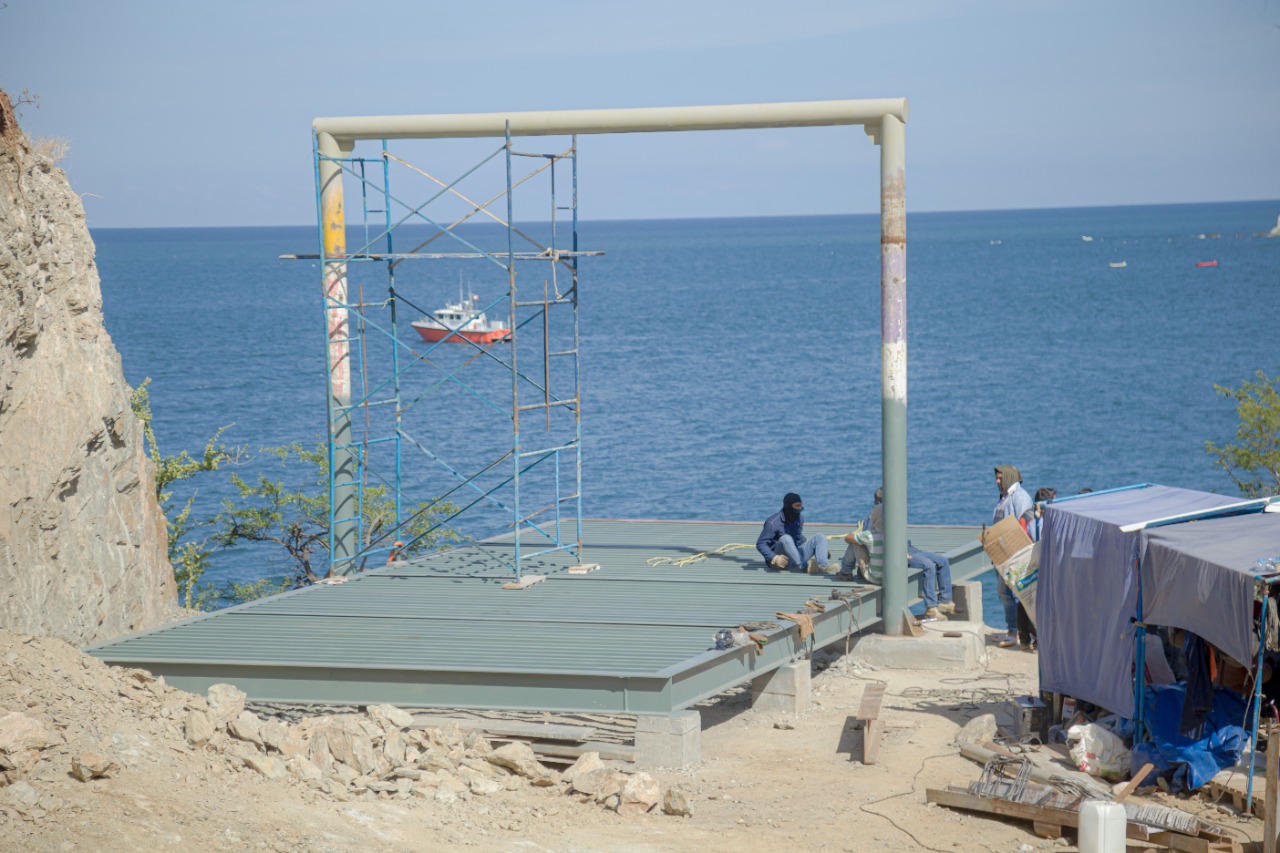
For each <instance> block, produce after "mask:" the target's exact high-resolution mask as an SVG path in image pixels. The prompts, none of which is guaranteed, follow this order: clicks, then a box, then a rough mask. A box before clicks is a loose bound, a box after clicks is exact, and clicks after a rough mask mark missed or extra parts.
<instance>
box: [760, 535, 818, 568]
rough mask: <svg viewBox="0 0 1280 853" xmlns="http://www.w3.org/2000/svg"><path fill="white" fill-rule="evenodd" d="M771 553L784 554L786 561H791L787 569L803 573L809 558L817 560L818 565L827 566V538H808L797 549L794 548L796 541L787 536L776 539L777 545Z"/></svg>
mask: <svg viewBox="0 0 1280 853" xmlns="http://www.w3.org/2000/svg"><path fill="white" fill-rule="evenodd" d="M773 553H774V554H775V555H776V554H780V553H781V554H786V555H787V559H788V560H790V561H791V566H790V567H789V568H792V569H796V570H797V571H801V572H803V571H804V567H805V564H807V563H808V562H809V558H810V557H817V558H818V565H821V566H825V565H826V564H827V537H826V536H810V537H809V538H808V539H805V540H804V544H803V545H801V546H800V547H799V548H797V547H796V540H794V539H792V538H791V537H790V536H788V535H787V534H785V533H784V534H782V535H781V536H779V537H778V544H777V545H775V546H773Z"/></svg>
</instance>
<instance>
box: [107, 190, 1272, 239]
mask: <svg viewBox="0 0 1280 853" xmlns="http://www.w3.org/2000/svg"><path fill="white" fill-rule="evenodd" d="M1266 202H1272V203H1275V204H1277V205H1280V198H1244V199H1228V200H1220V201H1171V202H1138V203H1134V204H1072V205H1061V206H1058V207H991V208H978V209H936V210H914V211H913V210H908V211H907V215H908V216H910V215H912V214H913V213H914V214H922V213H927V214H938V213H1037V212H1044V211H1052V210H1115V209H1123V208H1136V207H1193V206H1199V205H1224V204H1262V203H1266ZM1276 215H1277V217H1280V212H1277V214H1276ZM855 216H867V217H879V216H880V213H879V211H873V212H865V213H851V212H846V213H757V214H738V215H726V216H643V217H600V218H586V217H579V222H592V223H598V222H700V221H701V222H705V221H716V220H724V219H820V218H833V217H855ZM86 218H87V217H86ZM520 221H521V222H526V223H527V222H549V221H550V220H528V219H525V220H520ZM406 224H413V225H427V223H406ZM463 224H464V225H489V226H498V227H502V224H501V223H499V222H492V221H488V222H466V223H463ZM359 225H360V223H348V224H347V227H348V228H352V227H359ZM88 227H89V230H90V231H93V230H100V231H127V230H142V229H148V230H154V231H180V230H183V229H195V228H199V229H206V230H208V229H218V228H227V229H230V228H315V227H316V223H315V222H306V223H295V224H291V225H250V224H247V225H101V226H94V225H89V226H88Z"/></svg>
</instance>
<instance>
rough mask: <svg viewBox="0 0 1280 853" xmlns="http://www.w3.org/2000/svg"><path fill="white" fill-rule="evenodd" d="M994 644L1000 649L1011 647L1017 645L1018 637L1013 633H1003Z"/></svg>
mask: <svg viewBox="0 0 1280 853" xmlns="http://www.w3.org/2000/svg"><path fill="white" fill-rule="evenodd" d="M996 645H997V646H999V647H1000V648H1002V649H1011V648H1013V647H1014V646H1016V645H1018V638H1017V637H1015V636H1014V635H1013V634H1005V635H1004V636H1003V637H1001V638H1000V640H999V642H997V643H996Z"/></svg>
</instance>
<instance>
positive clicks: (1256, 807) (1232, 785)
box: [1205, 770, 1267, 818]
mask: <svg viewBox="0 0 1280 853" xmlns="http://www.w3.org/2000/svg"><path fill="white" fill-rule="evenodd" d="M1248 786H1249V774H1248V773H1244V772H1242V771H1238V770H1223V771H1221V772H1219V773H1218V775H1217V776H1214V777H1213V778H1212V779H1210V780H1209V783H1208V784H1207V785H1205V791H1206V793H1207V794H1208V795H1209V797H1210V799H1213V800H1215V801H1217V802H1222V803H1230V804H1231V806H1232V807H1233V808H1234V809H1235V810H1236V811H1238V812H1241V813H1244V812H1246V811H1248V809H1246V808H1245V806H1246V805H1247V804H1248V795H1249V788H1248ZM1252 813H1253V814H1254V815H1256V816H1257V817H1260V818H1265V817H1266V814H1267V780H1266V778H1265V777H1263V775H1262V774H1260V773H1259V774H1254V777H1253V811H1252Z"/></svg>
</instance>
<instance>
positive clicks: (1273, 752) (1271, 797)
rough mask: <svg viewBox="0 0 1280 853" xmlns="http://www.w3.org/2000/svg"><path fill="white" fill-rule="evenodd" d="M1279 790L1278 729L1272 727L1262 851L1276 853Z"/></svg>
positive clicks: (1269, 735)
mask: <svg viewBox="0 0 1280 853" xmlns="http://www.w3.org/2000/svg"><path fill="white" fill-rule="evenodd" d="M1278 791H1280V731H1276V730H1275V729H1272V730H1271V731H1270V732H1269V733H1268V735H1267V787H1266V797H1265V798H1264V802H1265V803H1266V804H1267V805H1266V808H1264V809H1263V812H1264V814H1263V824H1262V827H1263V828H1262V853H1276V846H1277V842H1278V841H1280V839H1278V838H1277V836H1276V813H1277V812H1280V808H1277V803H1276V800H1277V797H1276V792H1278Z"/></svg>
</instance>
